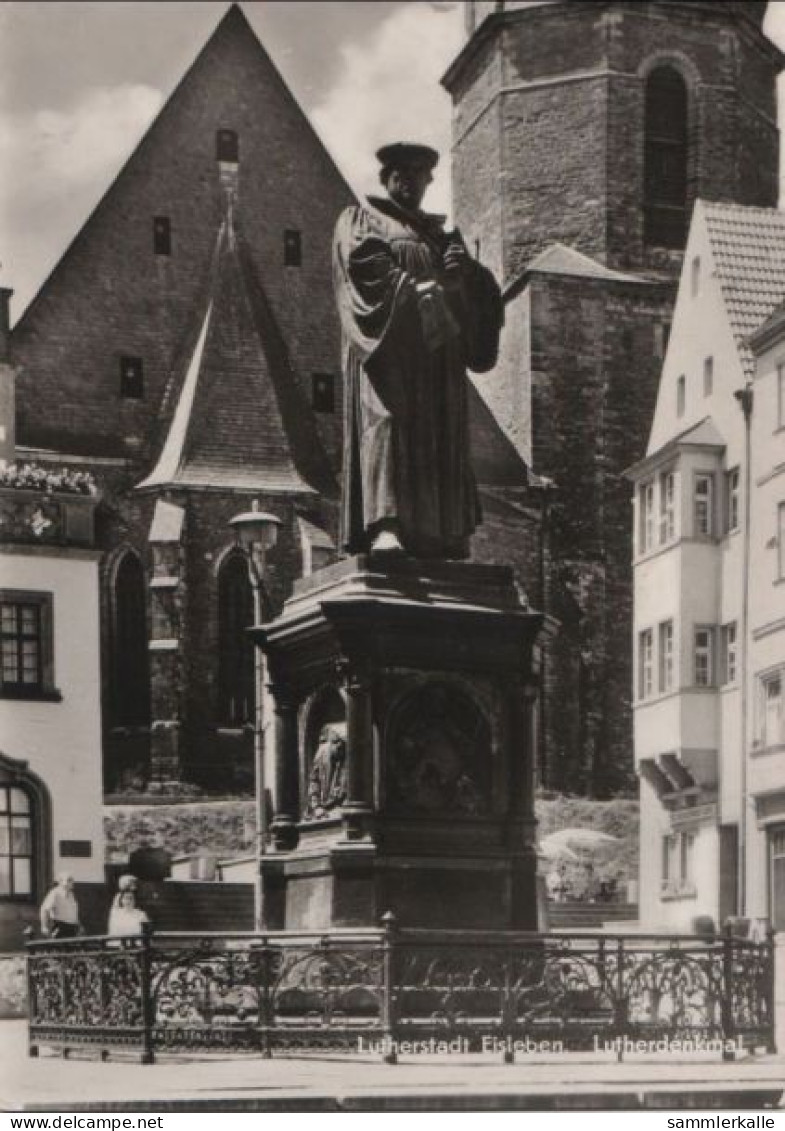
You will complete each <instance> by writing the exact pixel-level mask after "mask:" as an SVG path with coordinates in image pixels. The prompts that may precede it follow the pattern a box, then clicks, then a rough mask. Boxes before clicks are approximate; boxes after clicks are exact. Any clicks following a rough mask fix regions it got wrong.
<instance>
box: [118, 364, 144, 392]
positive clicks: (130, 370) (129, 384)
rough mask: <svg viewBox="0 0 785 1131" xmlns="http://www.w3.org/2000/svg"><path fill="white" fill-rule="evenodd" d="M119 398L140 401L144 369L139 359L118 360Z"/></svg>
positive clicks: (142, 390)
mask: <svg viewBox="0 0 785 1131" xmlns="http://www.w3.org/2000/svg"><path fill="white" fill-rule="evenodd" d="M120 396H121V397H124V398H125V399H126V400H136V401H138V400H141V399H142V397H143V396H144V369H143V366H142V359H141V357H121V358H120Z"/></svg>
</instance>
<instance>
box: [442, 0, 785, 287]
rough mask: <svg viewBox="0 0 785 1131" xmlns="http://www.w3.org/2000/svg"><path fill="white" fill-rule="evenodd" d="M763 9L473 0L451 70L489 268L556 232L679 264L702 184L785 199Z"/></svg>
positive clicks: (711, 196)
mask: <svg viewBox="0 0 785 1131" xmlns="http://www.w3.org/2000/svg"><path fill="white" fill-rule="evenodd" d="M765 12H766V4H765V3H756V2H750V3H716V2H713V3H712V2H700V0H691V2H687V3H678V2H673V0H667V2H659V3H645V2H641V0H634V2H632V3H623V2H622V3H619V2H616V3H601V2H600V3H598V2H597V0H590V2H582V0H528V2H527V0H501V2H489V0H473V2H472V0H470V2H469V3H467V4H466V26H467V33H468V40H467V42H466V45H465V47H464V48H463V50H462V51H461V53H460V54H459V55H458V57H457V59H456V60H455V61H454V63H453V64H452V66H451V67H450V69H449V71H448V72H447V74H446V76H445V78H444V80H443V81H444V84H445V86H446V87H447V89H448V91H449V92H450V94H451V95H452V98H453V101H454V106H455V117H454V139H453V160H454V167H453V175H454V197H455V207H456V220H457V223H458V225H459V227H461V229H462V230H463V231H464V234H465V235H466V236H467V237H471V239H472V240H473V241H479V242H480V247H481V252H482V257H483V260H484V261H485V262H486V263H487V264H488V266H490V267H491V268H492V270H494V271H496V272H497V273H498V275H499V277H500V278H502V279H503V280H504V281H505V282H509V281H510V280H511V279H513V278H515V277H516V276H517V275H518V274H519V273H520V272H521V270H523V268H524V267H525V266H526V264H527V263H528V262H529V261H530V260H531V259H532V258H533V256H535V255H536V254H538V252H540V251H541V250H543V248H544V247H546V246H547V245H548V244H550V243H553V242H556V241H558V242H561V243H565V244H568V245H570V246H571V247H574V248H576V249H577V250H579V251H581V252H584V253H585V254H587V255H590V256H592V257H593V258H595V259H597V260H599V261H600V262H601V263H603V264H605V265H606V266H608V267H612V268H616V269H621V270H633V271H639V270H651V269H654V270H663V269H664V270H666V271H673V272H674V273H675V272H677V270H678V262H679V260H678V256H674V255H673V253H674V252H680V251H681V250H682V249H683V248H684V245H685V241H686V235H687V228H688V225H689V220H690V215H691V211H692V205H693V203H694V201H695V200H696V198H698V197H701V198H703V199H706V200H725V201H733V202H735V203H737V204H750V205H758V206H761V207H774V206H776V204H777V179H778V131H777V125H776V77H777V74H778V71H779V69H780V59H781V56H780V52H779V51H778V50H777V48H776V47H775V46H774V45H773V44H772V43H771V42H770V41H769V40H768V39H767V38H766V36H765V35H764V33H763V30H762V24H763V18H764V15H765ZM472 246H474V244H472Z"/></svg>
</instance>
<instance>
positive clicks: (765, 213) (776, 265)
mask: <svg viewBox="0 0 785 1131" xmlns="http://www.w3.org/2000/svg"><path fill="white" fill-rule="evenodd" d="M783 294H785V213H783V212H778V211H775V210H774V209H761V208H744V207H741V206H739V205H733V204H718V203H709V202H706V201H698V202H697V203H696V206H695V211H694V216H693V222H692V226H691V230H690V236H689V240H688V243H687V248H686V252H685V259H684V268H683V270H682V274H681V279H680V283H679V291H678V297H677V301H676V307H675V311H674V318H673V327H672V332H671V336H670V343H669V346H668V352H667V356H666V358H665V363H664V366H663V371H662V378H661V381H660V388H659V393H658V397H657V407H656V410H655V414H654V421H653V424H652V429H651V436H650V439H649V447H648V451H647V454H646V456H645V458H644V459H643V460H642V461H640V462H639V463H638V464H637V465H635V466H634V467H633V468H632V469H631V471H630V473H629V474H630V478H631V479H632V482H633V486H634V523H633V525H634V538H635V554H634V616H633V633H632V635H633V655H634V678H633V689H634V695H635V706H634V725H635V760H636V766H637V769H638V772H639V775H640V791H641V792H640V798H641V862H642V863H641V883H640V894H641V920H642V922H643V924H644V925H646V926H648V927H650V928H652V929H655V928H656V929H689V927H690V926H691V925H692V924H693V922H694V920H695V918H696V916H698V915H706V916H710V917H711V918H712V920H713V921H714V922H715V923H719V922H722V921H724V920H725V919H726V918H727V917H728V916H729V915H735V914H740V913H741V914H747V915H752V914H754V915H758V916H762V915H764V914H768V910H770V909H768V910H764V908H767V907H768V905H767V904H766V900H765V899H764V898H763V895H762V894H761V892H760V890H758V889H760V886H761V883H762V880H761V877H758V876H755V875H754V874H755V869H756V868H757V867H760V866H761V865H762V863H763V858H762V856H761V853H762V852H763V849H762V848H761V845H762V843H763V840H762V839H761V836H762V833H761V829H760V828H759V827H758V824H757V822H758V821H759V820H763V817H761V815H760V813H757V812H756V811H755V807H756V806H757V800H756V798H757V796H758V794H760V799H761V805H762V809H761V813H762V812H764V811H767V810H766V805H769V806H773V808H772V810H771V813H772V820H775V818H776V814H777V812H780V813H781V810H777V809H776V804H775V802H774V801H772V800H771V797H769V800H768V801H764V800H763V797H764V794H766V796H769V794H767V793H766V791H767V790H771V789H775V787H774V785H772V782H773V781H774V780H775V779H777V774H778V773H781V769H782V763H781V762H778V761H777V755H776V751H774V750H773V748H774V747H775V746H776V741H775V738H774V735H773V734H772V735H770V734H769V720H771V726H772V727H773V726H774V721H773V720H774V718H775V715H776V707H773V708H772V709H771V714H770V715H767V714H766V711H765V709H764V703H765V702H766V701H767V700H766V697H767V696H768V702H770V703H771V702H774V703H776V694H775V692H776V686H777V685H776V661H775V659H774V655H775V653H776V651H777V647H778V645H777V630H776V621H777V618H776V593H777V589H776V585H775V584H774V582H776V580H777V574H776V564H775V565H774V572H772V565H773V563H774V559H776V553H775V554H772V551H771V549H766V548H765V541H766V540H767V539H768V540H771V539H772V537H774V536H775V534H776V522H777V505H776V492H777V487H778V483H777V476H776V473H775V468H776V466H777V460H778V456H777V449H778V443H779V441H778V433H777V431H776V421H777V416H776V411H775V410H776V405H777V396H778V390H777V371H776V368H777V365H778V364H779V361H778V358H779V354H778V353H777V351H776V350H775V351H774V353H772V354H771V355H770V354H769V353H766V354H765V360H764V361H763V362H762V364H763V369H762V370H761V374H760V378H759V380H755V357H754V354H753V351H752V349H751V346H750V344H749V338H750V335H751V334H752V332H753V331H754V330H755V329H756V328H757V327H758V326H759V325H760V323H761V321H762V320H763V319H764V318H765V317H766V316H767V314H770V313H771V311H772V310H773V309H774V307H775V306H776V305H777V303H778V302H780V301H781V299H782V296H783ZM766 340H767V341H768V339H766ZM772 367H773V370H772ZM770 370H772V371H771V372H770ZM707 374H710V375H711V376H710V379H708V378H707ZM753 383H754V384H755V386H756V388H757V386H758V385H760V387H761V389H762V390H763V392H762V394H761V396H760V397H758V395H757V392H756V393H755V397H754V400H755V407H754V409H753V408H752V404H753ZM750 429H752V433H751V432H750ZM759 429H760V430H763V431H764V432H765V433H766V435H765V436H761V439H760V444H759V448H760V450H757V449H758V442H757V440H756V439H755V437H756V436H757V431H758V430H759ZM751 448H752V450H753V451H755V456H754V460H753V462H752V463H751V461H750V449H751ZM767 477H768V479H767ZM767 483H770V484H771V485H770V486H768V487H767V486H765V484H767ZM764 496H765V497H764ZM784 498H785V496H784ZM750 501H751V502H752V506H750V505H749V504H750ZM772 508H774V513H773V516H772V514H771V513H769V512H771V511H772ZM753 522H754V523H755V524H756V526H757V528H758V532H756V533H755V534H752V533H751V524H752V523H753ZM767 626H768V630H769V631H768V632H767ZM772 626H775V627H772ZM779 648H780V650H781V649H782V641H781V640H780V641H779ZM780 654H781V655H783V656H784V657H785V652H782V651H781V652H780ZM753 668H754V669H755V670H756V671H757V672H758V676H757V677H755V676H753V674H752V672H753ZM755 678H757V679H758V685H757V689H756V687H755ZM745 680H746V682H745ZM754 695H757V696H758V703H757V706H756V705H755V703H754V702H753V698H754ZM756 726H757V728H758V729H757V731H755V729H754V728H755V727H756ZM761 728H762V729H761ZM756 733H757V734H758V736H759V742H761V743H763V745H760V746H759V748H758V750H756V749H755V748H754V747H752V745H751V737H752V736H753V734H756ZM745 735H746V737H745ZM764 750H765V751H767V752H768V751H769V750H772V751H773V756H772V757H771V759H769V760H767V759H766V758H764V757H763V751H764ZM758 753H760V757H758ZM778 767H779V769H778ZM767 773H772V774H773V778H771V779H770V778H767V777H766V774H767ZM767 782H768V784H766V783H767ZM753 783H754V788H755V790H757V791H758V794H753V792H752V786H753ZM783 785H785V779H783V780H782V781H781V786H780V790H782V786H783ZM775 795H776V789H775ZM772 796H774V795H772ZM772 835H774V834H772ZM772 843H776V836H775V839H774V841H772ZM764 855H765V854H764ZM753 861H756V863H755V864H753ZM762 875H763V872H761V876H762ZM751 877H754V882H753V881H752V880H751ZM751 883H752V887H751V886H750V884H751ZM764 886H765V885H764ZM753 888H754V889H755V890H756V891H757V892H758V894H757V895H756V896H755V899H754V900H753V899H752V890H753Z"/></svg>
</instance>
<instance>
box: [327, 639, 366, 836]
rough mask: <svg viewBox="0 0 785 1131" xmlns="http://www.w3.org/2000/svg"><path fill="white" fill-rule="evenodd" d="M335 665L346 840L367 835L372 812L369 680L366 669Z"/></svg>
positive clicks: (340, 661)
mask: <svg viewBox="0 0 785 1131" xmlns="http://www.w3.org/2000/svg"><path fill="white" fill-rule="evenodd" d="M336 667H337V670H338V676H339V678H340V680H341V682H342V684H343V689H344V692H345V694H346V800H345V801H344V803H343V806H342V812H343V826H344V835H345V837H346V839H347V840H362V839H363V838H364V837H366V836H368V835H369V832H370V819H371V815H372V813H373V713H372V709H371V679H370V676H369V673H368V672H367V671H364V670H363V669H362V668H361V667H360V666H359V665H357V664H351V663H349V661H347V660H343V659H342V660H339V661H338V663H337V664H336Z"/></svg>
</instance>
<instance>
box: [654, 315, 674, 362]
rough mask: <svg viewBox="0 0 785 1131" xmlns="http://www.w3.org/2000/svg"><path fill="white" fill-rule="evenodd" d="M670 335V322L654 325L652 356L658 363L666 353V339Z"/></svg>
mask: <svg viewBox="0 0 785 1131" xmlns="http://www.w3.org/2000/svg"><path fill="white" fill-rule="evenodd" d="M670 333H671V324H670V322H655V323H654V356H655V357H656V358H657V360H658V361H662V360H663V358H664V357H665V354H666V353H667V351H668V339H669V338H670Z"/></svg>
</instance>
